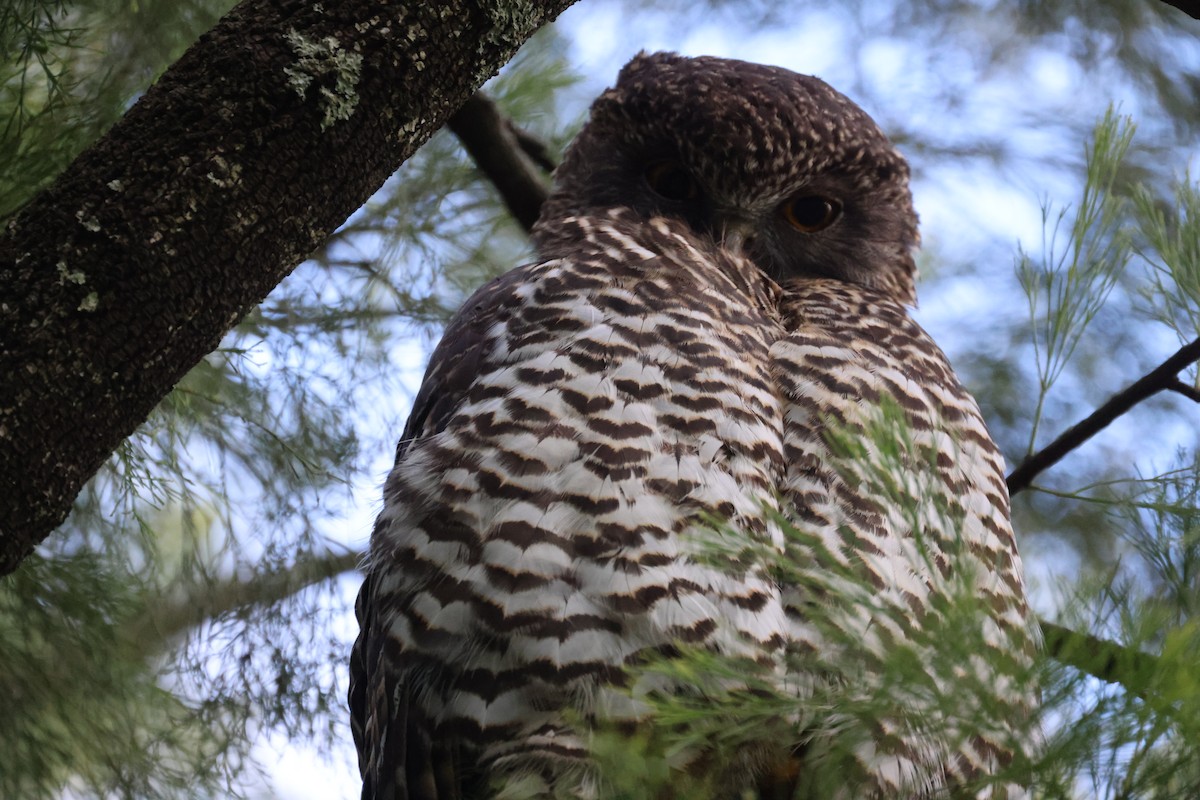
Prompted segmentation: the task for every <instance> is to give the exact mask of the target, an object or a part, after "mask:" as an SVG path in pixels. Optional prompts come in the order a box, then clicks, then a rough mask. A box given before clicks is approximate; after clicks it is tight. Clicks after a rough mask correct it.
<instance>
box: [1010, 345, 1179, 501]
mask: <svg viewBox="0 0 1200 800" xmlns="http://www.w3.org/2000/svg"><path fill="white" fill-rule="evenodd" d="M1197 360H1200V339H1196V340H1195V341H1193V342H1191V343H1189V344H1186V345H1184V346H1183V347H1181V348H1179V350H1178V351H1177V352H1176V353H1175V355H1173V356H1171V357H1170V358H1168V359H1167V360H1166V361H1164V362H1163V363H1162V364H1160V365H1158V366H1157V367H1155V368H1154V369H1153V370H1151V371H1150V372H1149V373H1147V374H1146V375H1144V376H1143V377H1142V378H1140V379H1139V380H1137V381H1136V382H1135V383H1133V384H1132V385H1131V386H1130V387H1129V388H1127V389H1125V390H1124V391H1123V392H1120V393H1118V394H1116V395H1113V397H1112V398H1110V399H1109V401H1108V402H1107V403H1105V404H1104V405H1102V406H1100V408H1098V409H1096V410H1095V411H1093V412H1092V413H1091V415H1089V416H1088V417H1087V418H1086V419H1084V420H1083V421H1082V422H1079V423H1078V424H1076V425H1074V426H1073V427H1071V428H1069V429H1068V430H1067V431H1066V432H1065V433H1063V434H1062V435H1061V436H1059V437H1058V438H1057V439H1055V440H1054V441H1053V442H1051V443H1050V444H1049V445H1047V446H1046V447H1044V448H1042V449H1041V450H1039V451H1038V452H1036V453H1034V454H1033V455H1031V456H1030V457H1029V458H1027V459H1025V461H1024V463H1022V464H1021V466H1019V467H1017V468H1016V469H1014V470H1013V471H1012V472H1011V473H1010V474H1009V476H1008V493H1009V494H1010V495H1015V494H1016V493H1017V492H1019V491H1021V490H1022V489H1025V488H1028V486H1029V484H1030V483H1032V482H1033V479H1034V478H1036V477H1037V476H1038V475H1039V474H1041V472H1042V471H1043V470H1045V469H1047V468H1049V467H1052V466H1054V465H1055V464H1057V463H1058V462H1059V461H1060V460H1061V459H1062V458H1063V456H1065V455H1067V453H1070V452H1071V451H1072V450H1074V449H1075V448H1077V447H1079V446H1080V445H1081V444H1083V443H1084V442H1086V441H1087V440H1088V439H1090V438H1092V437H1093V436H1095V435H1096V434H1097V433H1099V432H1100V431H1102V430H1104V429H1105V428H1107V427H1108V426H1109V424H1110V423H1112V422H1113V420H1115V419H1116V418H1117V417H1119V416H1121V415H1122V414H1124V413H1125V412H1126V411H1128V410H1129V409H1131V408H1133V407H1134V406H1135V405H1137V404H1138V403H1140V402H1142V401H1143V400H1145V399H1147V398H1148V397H1152V396H1154V395H1156V394H1158V393H1159V392H1161V391H1164V390H1172V391H1177V392H1178V391H1180V390H1179V388H1178V386H1185V384H1183V383H1182V382H1181V381H1180V380H1179V377H1178V376H1179V373H1180V372H1181V371H1183V369H1184V368H1185V367H1187V366H1189V365H1190V364H1193V363H1195V362H1196V361H1197ZM1181 394H1185V393H1184V392H1181ZM1187 396H1189V397H1192V399H1196V397H1195V396H1193V395H1192V394H1187Z"/></svg>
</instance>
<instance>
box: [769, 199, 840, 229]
mask: <svg viewBox="0 0 1200 800" xmlns="http://www.w3.org/2000/svg"><path fill="white" fill-rule="evenodd" d="M841 215H842V204H841V203H839V202H838V201H837V200H830V199H829V198H828V197H821V196H819V195H815V194H810V195H805V196H803V197H793V198H792V199H791V200H788V201H787V202H786V203H784V204H783V218H784V219H786V220H787V221H788V224H789V225H791V226H792V227H793V228H795V229H796V230H798V231H800V232H801V233H816V232H817V231H820V230H824V229H826V228H828V227H829V226H830V225H832V224H833V223H834V222H836V221H837V218H838V217H840V216H841Z"/></svg>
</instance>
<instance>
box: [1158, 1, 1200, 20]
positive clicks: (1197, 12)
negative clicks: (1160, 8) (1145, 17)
mask: <svg viewBox="0 0 1200 800" xmlns="http://www.w3.org/2000/svg"><path fill="white" fill-rule="evenodd" d="M1161 1H1162V2H1163V3H1166V4H1167V5H1169V6H1174V7H1175V8H1178V9H1179V10H1180V11H1182V12H1183V13H1185V14H1187V15H1188V16H1189V17H1191V18H1192V19H1200V2H1197V0H1161Z"/></svg>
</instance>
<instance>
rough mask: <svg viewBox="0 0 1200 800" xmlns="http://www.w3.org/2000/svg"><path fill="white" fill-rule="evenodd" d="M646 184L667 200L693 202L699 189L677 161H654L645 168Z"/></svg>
mask: <svg viewBox="0 0 1200 800" xmlns="http://www.w3.org/2000/svg"><path fill="white" fill-rule="evenodd" d="M646 183H647V184H649V186H650V188H651V189H652V190H654V193H655V194H657V195H659V196H660V197H664V198H666V199H667V200H676V201H683V200H694V199H696V197H697V196H698V195H699V194H700V187H699V186H697V185H696V181H695V180H694V179H693V178H692V176H691V174H690V173H689V172H688V171H687V170H686V169H684V168H683V165H682V164H680V163H679V162H678V161H655V162H654V163H652V164H651V165H650V166H648V167H646Z"/></svg>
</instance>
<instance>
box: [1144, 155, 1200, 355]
mask: <svg viewBox="0 0 1200 800" xmlns="http://www.w3.org/2000/svg"><path fill="white" fill-rule="evenodd" d="M1134 205H1135V207H1136V209H1137V222H1138V227H1139V232H1140V234H1141V237H1142V240H1143V241H1144V242H1145V244H1144V245H1143V246H1141V247H1139V248H1138V255H1140V256H1141V257H1142V258H1144V259H1145V260H1146V261H1147V262H1148V263H1149V264H1150V265H1151V266H1152V267H1153V268H1154V272H1153V282H1152V284H1151V285H1150V286H1149V287H1147V290H1146V293H1145V294H1146V298H1147V300H1148V302H1147V305H1148V307H1149V308H1148V310H1149V313H1150V315H1151V316H1152V317H1154V318H1156V319H1159V320H1160V321H1162V322H1164V323H1166V324H1167V325H1169V326H1170V327H1171V328H1173V329H1174V330H1175V332H1176V333H1177V334H1179V338H1180V340H1181V341H1189V340H1191V339H1194V338H1196V337H1197V336H1200V187H1198V186H1197V185H1196V184H1195V183H1192V181H1191V176H1190V175H1185V176H1184V179H1183V180H1182V181H1179V182H1178V183H1176V184H1175V186H1174V191H1173V192H1172V196H1171V198H1169V199H1167V200H1160V199H1159V198H1157V197H1155V196H1154V194H1153V193H1152V192H1150V190H1148V189H1146V188H1145V187H1139V189H1138V191H1137V192H1136V193H1135V194H1134Z"/></svg>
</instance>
